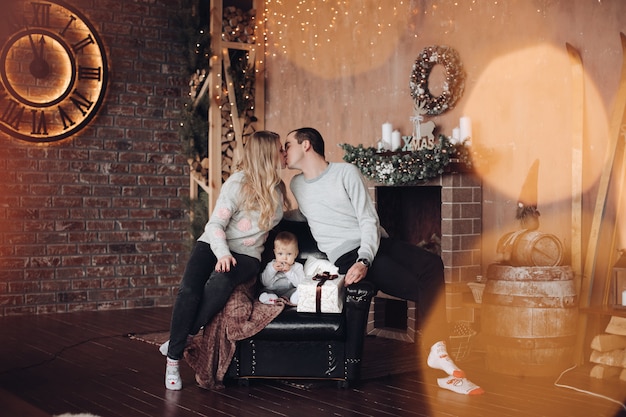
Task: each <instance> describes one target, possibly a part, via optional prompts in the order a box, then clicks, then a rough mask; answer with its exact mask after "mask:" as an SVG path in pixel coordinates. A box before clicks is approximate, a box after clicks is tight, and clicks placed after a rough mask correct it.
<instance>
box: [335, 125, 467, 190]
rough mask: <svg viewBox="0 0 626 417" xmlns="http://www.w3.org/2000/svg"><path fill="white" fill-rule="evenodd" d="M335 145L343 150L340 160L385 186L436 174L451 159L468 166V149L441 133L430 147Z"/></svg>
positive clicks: (426, 178)
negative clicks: (398, 148)
mask: <svg viewBox="0 0 626 417" xmlns="http://www.w3.org/2000/svg"><path fill="white" fill-rule="evenodd" d="M339 146H340V147H341V148H342V149H343V150H344V152H345V154H344V156H343V160H344V161H346V162H349V163H351V164H354V165H356V166H357V167H358V168H359V170H360V171H361V173H362V174H363V175H364V176H365V178H367V179H369V180H372V181H375V182H378V183H381V184H385V185H409V184H412V183H416V182H419V181H425V180H428V179H431V178H435V177H438V176H440V175H441V174H443V173H444V172H445V171H446V167H447V166H448V165H449V164H450V162H452V161H454V162H459V163H460V164H462V165H463V166H464V168H465V169H472V161H471V154H470V151H469V149H468V148H467V147H466V146H463V145H462V144H458V145H453V144H452V143H451V142H450V139H449V138H447V137H446V136H444V135H439V141H438V142H437V144H436V145H435V146H434V147H433V149H428V148H423V149H421V150H419V151H409V152H378V151H377V150H376V148H373V147H367V148H366V147H363V145H357V146H353V145H349V144H345V143H344V144H340V145H339Z"/></svg>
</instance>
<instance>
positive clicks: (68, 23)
mask: <svg viewBox="0 0 626 417" xmlns="http://www.w3.org/2000/svg"><path fill="white" fill-rule="evenodd" d="M75 20H76V18H75V17H74V16H70V20H69V21H68V22H67V25H65V27H64V28H63V30H62V31H61V32H59V35H61V36H65V32H67V30H68V29H69V28H70V25H71V24H72V23H74V21H75Z"/></svg>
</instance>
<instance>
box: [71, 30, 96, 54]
mask: <svg viewBox="0 0 626 417" xmlns="http://www.w3.org/2000/svg"><path fill="white" fill-rule="evenodd" d="M92 43H96V41H94V39H93V38H92V37H91V33H90V34H89V35H87V37H86V38H85V39H83V40H82V41H78V42H77V43H75V44H74V45H72V49H74V52H76V53H78V52H80V51H81V50H82V49H83V48H84V47H85V46H87V45H91V44H92Z"/></svg>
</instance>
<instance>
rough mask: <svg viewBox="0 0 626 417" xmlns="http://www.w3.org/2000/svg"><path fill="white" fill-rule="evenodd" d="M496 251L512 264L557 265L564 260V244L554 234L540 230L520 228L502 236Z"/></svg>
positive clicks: (506, 261) (505, 261)
mask: <svg viewBox="0 0 626 417" xmlns="http://www.w3.org/2000/svg"><path fill="white" fill-rule="evenodd" d="M496 251H497V252H498V254H499V255H500V257H501V261H502V262H504V263H507V264H509V265H512V266H557V265H560V264H561V261H562V260H563V244H562V243H561V241H560V240H559V239H558V238H557V237H556V236H554V235H551V234H549V233H543V232H540V231H538V230H518V231H516V232H510V233H507V234H506V235H504V236H502V237H501V238H500V240H499V241H498V245H497V249H496Z"/></svg>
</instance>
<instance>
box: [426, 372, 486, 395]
mask: <svg viewBox="0 0 626 417" xmlns="http://www.w3.org/2000/svg"><path fill="white" fill-rule="evenodd" d="M437 384H438V385H439V386H440V387H441V388H445V389H449V390H450V391H452V392H456V393H457V394H463V395H480V394H484V393H485V390H484V389H482V388H481V387H479V386H478V385H476V384H474V383H473V382H472V381H470V380H469V379H467V378H455V377H453V376H447V377H445V378H437Z"/></svg>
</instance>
